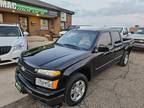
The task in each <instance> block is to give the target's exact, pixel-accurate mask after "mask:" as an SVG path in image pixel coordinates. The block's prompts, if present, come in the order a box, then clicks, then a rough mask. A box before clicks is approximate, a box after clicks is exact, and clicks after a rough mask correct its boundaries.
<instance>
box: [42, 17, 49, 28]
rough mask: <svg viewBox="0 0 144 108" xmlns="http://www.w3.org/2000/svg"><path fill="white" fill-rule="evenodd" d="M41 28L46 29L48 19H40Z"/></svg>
mask: <svg viewBox="0 0 144 108" xmlns="http://www.w3.org/2000/svg"><path fill="white" fill-rule="evenodd" d="M41 30H48V20H47V19H41Z"/></svg>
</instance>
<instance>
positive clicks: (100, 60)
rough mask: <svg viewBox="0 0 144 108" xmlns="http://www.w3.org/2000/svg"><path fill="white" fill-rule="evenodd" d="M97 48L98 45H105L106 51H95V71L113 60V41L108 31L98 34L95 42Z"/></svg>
mask: <svg viewBox="0 0 144 108" xmlns="http://www.w3.org/2000/svg"><path fill="white" fill-rule="evenodd" d="M96 46H97V50H98V48H99V47H100V46H104V47H107V48H108V49H109V50H108V51H104V52H102V51H99V50H98V51H97V53H96V58H95V61H94V62H95V69H96V71H99V70H103V69H104V67H106V66H107V65H109V63H110V62H111V61H112V60H113V53H112V51H113V43H112V37H111V35H110V32H102V33H100V35H99V39H98V42H97V45H96Z"/></svg>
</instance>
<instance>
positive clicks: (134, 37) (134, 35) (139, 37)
mask: <svg viewBox="0 0 144 108" xmlns="http://www.w3.org/2000/svg"><path fill="white" fill-rule="evenodd" d="M129 38H132V39H143V40H144V34H131V35H129Z"/></svg>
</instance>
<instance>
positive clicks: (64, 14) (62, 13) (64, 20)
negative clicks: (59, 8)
mask: <svg viewBox="0 0 144 108" xmlns="http://www.w3.org/2000/svg"><path fill="white" fill-rule="evenodd" d="M66 18H67V17H66V13H64V12H61V21H63V22H66Z"/></svg>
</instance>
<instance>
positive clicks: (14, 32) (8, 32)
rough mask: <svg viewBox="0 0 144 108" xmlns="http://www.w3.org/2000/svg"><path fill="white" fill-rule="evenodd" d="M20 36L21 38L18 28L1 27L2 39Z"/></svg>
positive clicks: (0, 34) (0, 35)
mask: <svg viewBox="0 0 144 108" xmlns="http://www.w3.org/2000/svg"><path fill="white" fill-rule="evenodd" d="M18 36H21V33H20V31H19V28H18V27H16V26H15V27H14V26H0V37H18Z"/></svg>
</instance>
